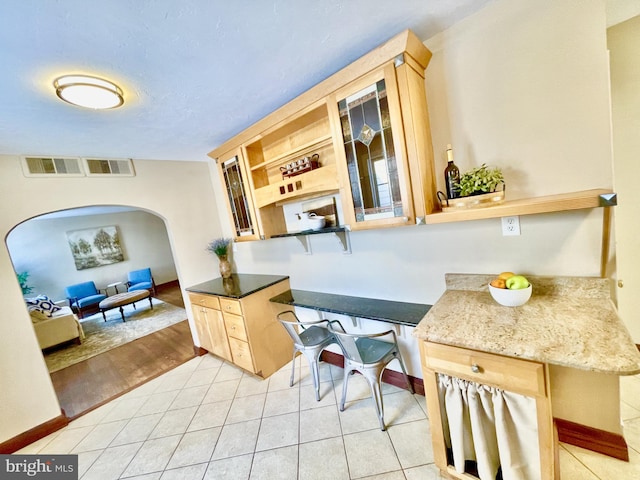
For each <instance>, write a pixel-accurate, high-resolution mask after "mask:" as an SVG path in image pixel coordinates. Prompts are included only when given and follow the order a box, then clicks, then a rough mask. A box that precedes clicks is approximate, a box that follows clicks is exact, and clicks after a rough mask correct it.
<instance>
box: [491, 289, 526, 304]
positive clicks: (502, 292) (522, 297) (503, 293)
mask: <svg viewBox="0 0 640 480" xmlns="http://www.w3.org/2000/svg"><path fill="white" fill-rule="evenodd" d="M532 291H533V288H532V286H531V284H529V286H528V287H527V288H521V289H519V290H509V289H508V288H496V287H494V286H492V285H489V292H490V293H491V296H492V297H493V299H494V300H495V301H496V302H498V303H499V304H500V305H504V306H505V307H519V306H521V305H524V304H525V303H527V302H528V301H529V299H530V298H531V292H532Z"/></svg>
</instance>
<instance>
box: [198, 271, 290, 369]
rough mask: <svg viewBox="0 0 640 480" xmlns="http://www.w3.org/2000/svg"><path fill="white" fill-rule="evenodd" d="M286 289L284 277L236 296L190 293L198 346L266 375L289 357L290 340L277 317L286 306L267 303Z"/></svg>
mask: <svg viewBox="0 0 640 480" xmlns="http://www.w3.org/2000/svg"><path fill="white" fill-rule="evenodd" d="M289 289H290V287H289V280H283V281H281V282H279V283H276V284H275V285H271V286H270V287H267V288H264V289H262V290H259V291H257V292H255V293H253V294H250V295H247V296H245V297H242V298H239V299H237V298H230V297H222V296H216V295H207V294H202V293H193V292H189V299H190V301H191V308H192V310H193V316H194V322H195V326H196V331H197V332H198V338H199V339H200V346H201V347H202V348H204V349H206V350H207V351H209V352H210V353H213V354H214V355H216V356H218V357H220V358H222V359H224V360H226V361H228V362H231V363H233V364H234V365H236V366H238V367H240V368H242V369H244V370H246V371H248V372H251V373H253V374H255V375H257V376H259V377H262V378H267V377H269V376H270V375H272V374H273V373H274V372H276V371H277V370H279V369H280V368H281V367H282V366H284V365H286V364H287V363H288V362H290V361H291V358H292V352H293V343H292V341H291V338H290V337H289V336H288V335H287V333H286V331H285V329H284V328H283V327H282V325H280V322H278V320H277V318H276V316H277V314H278V313H279V312H281V311H283V310H286V306H285V305H279V304H274V303H271V302H269V299H270V298H272V297H275V296H276V295H278V294H280V293H283V292H285V291H287V290H289Z"/></svg>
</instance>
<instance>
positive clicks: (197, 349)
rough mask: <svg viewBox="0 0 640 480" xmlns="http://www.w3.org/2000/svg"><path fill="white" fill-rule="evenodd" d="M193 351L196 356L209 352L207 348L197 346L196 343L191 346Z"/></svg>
mask: <svg viewBox="0 0 640 480" xmlns="http://www.w3.org/2000/svg"><path fill="white" fill-rule="evenodd" d="M193 352H194V353H195V354H196V357H201V356H203V355H206V354H207V353H209V351H208V350H206V349H204V348H202V347H199V346H197V345H194V346H193Z"/></svg>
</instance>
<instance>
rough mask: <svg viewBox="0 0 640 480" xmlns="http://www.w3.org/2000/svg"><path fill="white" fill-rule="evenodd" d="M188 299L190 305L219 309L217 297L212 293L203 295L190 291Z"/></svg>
mask: <svg viewBox="0 0 640 480" xmlns="http://www.w3.org/2000/svg"><path fill="white" fill-rule="evenodd" d="M189 300H190V301H191V305H200V306H201V307H207V308H213V309H214V310H220V301H219V300H218V297H215V296H213V295H203V294H200V293H190V294H189Z"/></svg>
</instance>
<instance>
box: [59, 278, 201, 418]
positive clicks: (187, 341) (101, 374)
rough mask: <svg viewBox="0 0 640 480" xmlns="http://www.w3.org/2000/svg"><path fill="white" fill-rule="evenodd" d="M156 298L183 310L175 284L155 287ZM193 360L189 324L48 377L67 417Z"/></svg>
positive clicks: (139, 340) (140, 340) (123, 346)
mask: <svg viewBox="0 0 640 480" xmlns="http://www.w3.org/2000/svg"><path fill="white" fill-rule="evenodd" d="M156 298H159V299H160V300H162V301H164V302H167V303H171V304H172V305H176V306H179V307H181V308H184V301H183V299H182V294H181V292H180V286H179V285H178V283H177V282H172V283H171V284H164V285H159V286H158V291H157V295H156ZM194 357H195V351H194V346H193V339H192V337H191V331H190V329H189V325H188V322H187V321H186V316H185V321H183V322H180V323H177V324H175V325H173V326H171V327H168V328H165V329H163V330H160V331H158V332H155V333H152V334H151V335H147V336H145V337H142V338H139V339H137V340H134V341H133V342H129V343H127V344H124V345H121V346H119V347H116V348H114V349H112V350H110V351H108V352H105V353H102V354H100V355H96V356H95V357H92V358H89V359H87V360H85V361H83V362H80V363H77V364H75V365H71V366H69V367H67V368H64V369H62V370H59V371H57V372H54V373H52V374H51V380H52V382H53V387H54V389H55V391H56V394H57V395H58V400H59V402H60V406H61V408H62V409H63V410H64V412H65V414H66V416H67V417H69V418H75V417H77V416H79V415H81V414H83V413H87V412H88V411H90V410H93V409H94V408H96V407H98V406H100V405H102V404H104V403H105V402H107V401H109V400H111V399H113V398H115V397H118V396H120V395H122V394H123V393H126V392H128V391H129V390H131V389H133V388H135V387H137V386H139V385H141V384H143V383H145V382H147V381H149V380H151V379H153V378H155V377H157V376H158V375H161V374H163V373H165V372H167V371H169V370H171V369H172V368H175V367H177V366H178V365H181V364H182V363H184V362H186V361H187V360H190V359H192V358H194Z"/></svg>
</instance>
